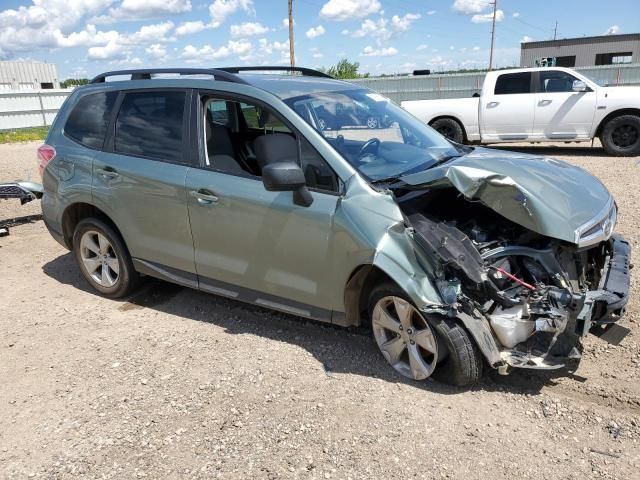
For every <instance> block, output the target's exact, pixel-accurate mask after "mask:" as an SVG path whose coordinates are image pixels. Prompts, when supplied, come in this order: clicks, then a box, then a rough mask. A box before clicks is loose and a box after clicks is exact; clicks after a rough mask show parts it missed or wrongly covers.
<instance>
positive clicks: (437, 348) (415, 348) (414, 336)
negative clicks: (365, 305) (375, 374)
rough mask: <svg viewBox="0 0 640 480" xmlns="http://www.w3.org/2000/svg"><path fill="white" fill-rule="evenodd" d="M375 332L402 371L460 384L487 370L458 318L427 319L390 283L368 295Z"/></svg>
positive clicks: (388, 356) (469, 382)
mask: <svg viewBox="0 0 640 480" xmlns="http://www.w3.org/2000/svg"><path fill="white" fill-rule="evenodd" d="M369 319H370V320H371V329H372V333H373V338H374V340H375V342H376V344H377V345H378V348H379V349H380V351H381V353H382V355H383V357H384V358H385V359H386V360H387V362H389V364H390V365H391V366H392V367H393V368H394V369H395V370H396V371H397V372H398V373H400V374H401V375H403V376H405V377H407V378H411V379H412V380H424V379H426V378H428V377H430V376H432V375H433V377H434V378H436V379H437V380H439V381H442V382H443V383H448V384H452V385H458V386H468V385H472V384H474V383H476V382H477V381H478V380H479V379H480V377H481V376H482V356H481V354H480V352H479V350H478V348H477V347H476V345H475V343H474V342H473V340H472V339H471V338H470V337H469V335H468V333H467V332H466V330H464V329H463V328H462V327H461V326H460V325H458V324H457V323H456V322H455V321H453V320H451V319H447V318H440V317H438V318H434V319H427V318H425V316H424V315H423V314H422V313H420V312H419V311H418V309H417V308H416V307H415V306H414V305H413V303H412V302H411V300H410V299H409V297H408V296H407V294H406V293H404V291H402V289H400V288H399V287H397V286H396V285H395V284H392V283H385V284H382V285H380V286H378V287H376V288H374V289H373V291H372V292H371V296H370V298H369Z"/></svg>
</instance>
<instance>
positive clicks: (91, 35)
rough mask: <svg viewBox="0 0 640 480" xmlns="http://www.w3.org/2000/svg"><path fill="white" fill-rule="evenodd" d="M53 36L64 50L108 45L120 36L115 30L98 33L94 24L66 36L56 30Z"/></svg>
mask: <svg viewBox="0 0 640 480" xmlns="http://www.w3.org/2000/svg"><path fill="white" fill-rule="evenodd" d="M53 35H54V37H55V38H56V42H57V46H58V47H62V48H68V47H79V46H85V47H88V46H93V45H106V44H107V43H109V42H110V41H114V40H116V39H117V38H118V37H119V36H120V34H119V33H118V32H116V31H115V30H110V31H108V32H102V31H98V30H97V29H96V26H95V25H92V24H88V25H87V26H86V27H85V29H84V30H82V31H79V32H72V33H70V34H69V35H66V36H65V35H64V34H63V33H62V32H61V31H60V30H55V31H54V32H53Z"/></svg>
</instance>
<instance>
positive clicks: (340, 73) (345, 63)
mask: <svg viewBox="0 0 640 480" xmlns="http://www.w3.org/2000/svg"><path fill="white" fill-rule="evenodd" d="M358 68H360V64H359V63H358V62H350V61H349V60H347V59H346V58H343V59H342V60H340V61H339V62H338V63H337V64H336V65H334V66H333V67H329V68H328V69H324V68H323V69H322V71H323V72H325V73H327V74H329V75H331V76H332V77H333V78H339V79H341V80H346V79H349V78H363V77H368V76H369V74H368V73H365V74H360V73H358Z"/></svg>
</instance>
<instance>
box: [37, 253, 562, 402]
mask: <svg viewBox="0 0 640 480" xmlns="http://www.w3.org/2000/svg"><path fill="white" fill-rule="evenodd" d="M42 269H43V272H44V273H45V274H46V275H48V276H49V277H51V278H53V279H54V280H56V281H58V282H60V283H63V284H66V285H69V286H71V287H74V288H78V289H80V290H82V291H84V292H86V293H88V294H91V295H98V294H97V293H96V292H95V291H94V290H93V289H91V288H90V286H89V285H88V284H87V283H86V281H85V280H84V278H83V277H82V276H81V274H80V273H79V271H78V268H77V266H76V264H75V261H74V258H73V255H72V254H71V253H67V254H64V255H62V256H59V257H57V258H55V259H54V260H52V261H50V262H48V263H46V264H45V265H44V266H43V267H42ZM114 308H117V309H119V310H121V311H127V310H136V309H145V308H148V309H152V310H155V311H157V312H162V313H166V314H170V315H177V316H181V317H184V318H188V319H191V320H195V321H199V322H205V323H211V324H215V325H217V326H219V327H222V328H224V329H225V331H226V332H227V333H230V334H235V335H257V336H261V337H264V338H268V339H270V340H273V341H277V342H286V343H289V344H292V345H297V346H299V347H301V348H304V349H305V350H307V351H308V352H310V353H311V354H312V355H313V356H314V357H315V358H316V359H317V361H318V362H320V363H321V364H322V366H323V368H324V371H325V373H326V375H327V376H328V377H330V378H332V379H335V380H336V381H340V379H342V377H341V376H340V375H339V374H350V375H362V376H369V377H373V378H379V379H382V380H385V381H388V382H390V383H403V384H406V385H411V386H413V387H415V388H420V389H424V390H428V391H431V392H435V393H441V394H446V395H452V394H457V393H461V392H464V391H466V390H468V389H462V388H457V387H452V386H448V385H445V384H442V383H438V382H434V381H427V382H416V381H413V380H409V379H407V378H405V377H402V376H401V375H399V374H397V373H396V372H395V371H394V370H393V369H392V368H391V367H389V365H387V363H386V362H385V361H384V359H383V358H382V356H381V355H380V353H379V352H378V349H377V347H376V346H375V344H374V342H373V340H372V338H371V333H370V330H369V329H367V328H364V327H362V328H354V329H345V328H342V327H337V326H334V325H329V324H325V323H321V322H315V321H310V320H306V319H302V318H300V317H296V316H292V315H288V314H284V313H279V312H274V311H271V310H267V309H264V308H261V307H257V306H253V305H248V304H245V303H241V302H238V301H234V300H228V299H226V298H222V297H218V296H215V295H211V294H207V293H203V292H199V291H197V290H192V289H189V288H185V287H181V286H178V285H174V284H171V283H167V282H164V281H161V280H156V279H152V278H146V279H145V282H144V283H143V286H142V287H141V288H140V290H139V291H138V292H136V293H135V294H133V295H132V296H130V297H129V298H127V299H125V300H123V301H121V302H119V305H118V304H116V305H115V306H114ZM567 375H569V374H568V373H567V372H566V371H565V372H563V371H558V370H556V371H554V372H535V371H528V370H515V371H514V372H512V373H511V375H509V376H508V377H503V376H499V375H497V374H496V373H495V372H494V371H490V372H489V373H488V374H487V375H485V377H484V378H483V380H482V382H481V383H480V384H478V385H475V386H474V387H472V390H484V391H510V392H512V393H520V394H536V393H539V392H540V390H541V389H542V387H544V386H545V385H549V384H553V383H554V378H557V377H558V376H567Z"/></svg>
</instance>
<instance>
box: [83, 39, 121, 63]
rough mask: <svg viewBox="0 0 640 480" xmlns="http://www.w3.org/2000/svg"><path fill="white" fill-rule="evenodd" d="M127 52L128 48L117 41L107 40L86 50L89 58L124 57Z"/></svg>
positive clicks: (108, 58)
mask: <svg viewBox="0 0 640 480" xmlns="http://www.w3.org/2000/svg"><path fill="white" fill-rule="evenodd" d="M128 54H129V49H128V48H127V47H126V46H125V45H123V44H121V43H119V42H117V41H114V42H109V43H107V44H106V45H105V46H103V47H91V48H89V51H88V56H89V58H90V59H91V60H111V59H120V58H126V56H127V55H128Z"/></svg>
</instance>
